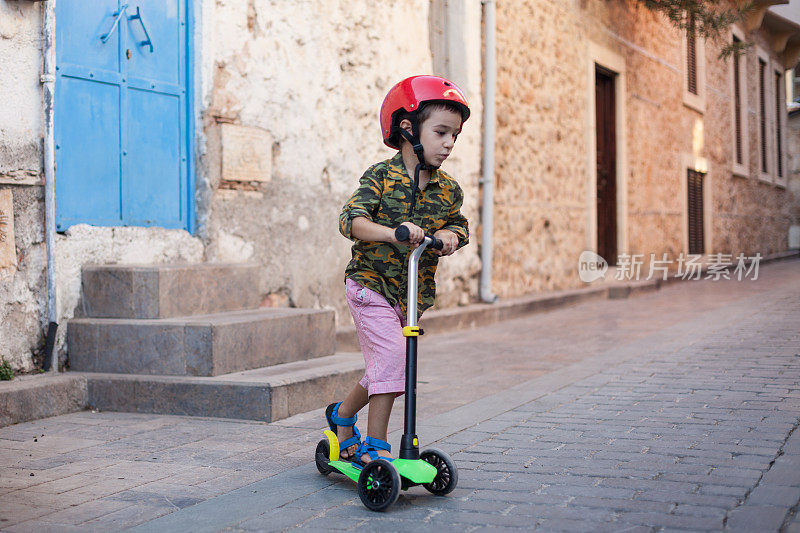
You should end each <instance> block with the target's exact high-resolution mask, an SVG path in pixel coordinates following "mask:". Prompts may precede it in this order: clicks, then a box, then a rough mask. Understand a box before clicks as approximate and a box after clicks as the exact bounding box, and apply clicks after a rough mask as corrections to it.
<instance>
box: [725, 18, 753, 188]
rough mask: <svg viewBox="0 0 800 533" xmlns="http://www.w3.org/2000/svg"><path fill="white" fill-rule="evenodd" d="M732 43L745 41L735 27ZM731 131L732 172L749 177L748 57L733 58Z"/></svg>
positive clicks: (736, 55)
mask: <svg viewBox="0 0 800 533" xmlns="http://www.w3.org/2000/svg"><path fill="white" fill-rule="evenodd" d="M732 33H733V35H732V37H731V38H732V41H733V44H734V45H738V44H740V43H741V42H742V41H743V40H744V33H743V32H742V31H741V30H740V29H739V28H737V27H736V26H734V27H733V28H732ZM730 91H731V94H732V95H733V98H732V105H731V113H732V116H731V124H732V127H731V131H732V133H733V138H732V144H731V153H732V156H731V160H732V165H731V171H732V173H733V175H735V176H741V177H744V178H746V177H748V176H749V175H750V144H749V143H748V134H747V131H748V127H747V117H748V113H747V55H746V54H745V53H744V52H742V53H741V54H738V53H737V54H734V55H733V56H732V58H731V88H730Z"/></svg>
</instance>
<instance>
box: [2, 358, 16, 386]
mask: <svg viewBox="0 0 800 533" xmlns="http://www.w3.org/2000/svg"><path fill="white" fill-rule="evenodd" d="M12 379H14V369H12V368H11V363H9V362H8V361H6V358H5V357H3V358H2V359H0V381H10V380H12Z"/></svg>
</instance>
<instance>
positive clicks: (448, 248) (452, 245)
mask: <svg viewBox="0 0 800 533" xmlns="http://www.w3.org/2000/svg"><path fill="white" fill-rule="evenodd" d="M433 236H434V237H436V238H437V239H439V240H440V241H442V244H443V245H444V246H442V249H441V250H434V253H436V254H438V255H451V254H452V253H453V252H455V251H456V248H458V235H456V234H455V232H452V231H450V230H449V229H440V230H439V231H437V232H436V233H434V234H433Z"/></svg>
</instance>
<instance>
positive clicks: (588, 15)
mask: <svg viewBox="0 0 800 533" xmlns="http://www.w3.org/2000/svg"><path fill="white" fill-rule="evenodd" d="M497 28H498V69H499V71H498V102H497V109H498V133H497V135H498V137H497V143H496V144H497V182H496V185H497V194H496V199H497V203H496V207H495V212H496V215H495V216H496V220H495V228H496V235H495V248H494V254H495V263H494V270H493V290H494V292H496V293H498V294H499V295H500V296H516V295H519V294H523V293H529V292H537V291H543V290H553V289H565V288H571V287H579V286H582V282H581V281H580V279H579V277H578V275H577V274H578V272H577V268H576V267H577V259H578V256H579V254H580V253H581V252H582V251H583V250H591V249H594V246H595V242H596V240H595V239H596V237H595V235H594V233H595V231H596V222H595V221H594V220H593V218H594V217H595V216H596V215H595V211H594V206H593V204H594V201H595V197H594V191H593V189H594V187H596V184H595V182H594V175H593V169H592V166H593V165H594V160H593V156H594V136H595V133H594V131H593V117H592V114H593V109H594V108H593V98H594V94H593V91H594V89H593V86H592V85H593V83H594V80H593V77H590V76H592V75H590V74H589V72H591V71H590V70H588V69H592V68H593V67H591V65H592V61H593V59H594V56H593V55H592V54H598V53H599V54H600V55H601V56H608V57H612V58H619V60H620V63H621V68H622V69H623V72H622V74H621V76H620V79H622V78H623V77H624V85H625V88H624V94H617V95H616V99H617V100H616V101H617V104H618V105H620V106H624V111H623V121H624V122H622V123H619V122H618V123H617V128H620V127H622V128H624V131H623V133H622V137H623V139H624V147H623V148H624V155H625V158H624V161H619V160H618V165H619V167H618V172H617V194H618V197H619V198H620V200H619V204H618V211H619V216H618V232H619V233H620V239H619V252H620V253H623V252H624V253H628V254H644V258H645V269H644V270H643V272H646V267H647V259H648V258H649V256H650V254H656V257H658V258H660V257H661V254H664V253H666V254H667V256H668V258H669V259H671V260H673V261H675V263H674V264H673V268H674V267H675V266H676V265H677V261H676V260H677V258H678V256H679V255H680V254H681V253H682V252H686V251H687V243H686V237H685V232H686V229H685V228H686V222H685V220H686V216H687V215H686V206H685V204H686V200H685V196H684V195H685V194H686V192H685V191H686V187H685V180H686V169H687V165H689V166H694V165H701V166H706V167H707V168H708V173H707V175H706V181H707V186H706V192H705V194H706V196H707V199H708V201H707V203H706V212H705V217H706V219H707V224H706V228H707V233H708V234H709V236H708V238H707V239H706V253H718V252H722V253H733V254H737V253H739V252H742V253H746V254H753V253H755V252H760V253H761V254H762V255H764V254H769V253H773V252H778V251H782V250H785V249H786V237H787V232H788V222H789V219H788V212H789V208H790V205H791V199H790V195H789V194H787V193H786V191H785V189H783V188H781V187H776V186H775V185H773V184H771V183H769V184H768V183H764V182H762V181H759V180H758V179H757V177H756V174H755V172H754V171H755V167H753V165H754V161H755V160H756V156H755V155H754V153H751V156H750V161H751V170H752V171H751V176H750V177H748V178H735V177H733V176H732V172H731V170H732V151H733V139H732V133H731V131H732V124H731V121H732V111H731V105H732V97H731V93H732V88H731V87H732V85H731V80H732V78H731V77H730V76H731V65H730V60H727V61H722V60H720V59H719V58H718V55H719V51H720V46H719V44H716V43H714V42H707V43H706V44H705V46H704V52H705V58H706V59H705V63H704V65H705V78H704V79H705V92H706V97H705V109H704V110H703V111H702V112H700V111H697V110H695V109H693V108H692V107H690V106H688V105H686V103H684V96H683V94H684V93H683V76H684V70H685V68H684V52H683V48H682V35H681V33H680V32H679V31H678V30H676V29H674V28H673V27H672V26H671V25H670V24H668V23H667V22H666V20H665V19H662V18H661V17H660V16H659V15H656V14H653V13H652V12H650V11H648V10H647V9H645V8H643V7H641V6H637V5H636V3H635V2H626V1H624V0H613V1H605V0H574V1H568V2H553V1H535V0H508V1H505V2H501V3H499V4H498V23H497ZM749 37H751V38H752V39H756V40H759V42H761V41H760V39H762V37H761V36H760V35H759V33H758V32H754V33H753V34H752V35H750V36H749ZM767 49H769V48H767ZM598 50H599V51H600V52H597V51H598ZM754 54H755V52H754V51H752V50H751V51H750V52H748V55H747V65H748V66H747V68H748V78H750V79H752V76H753V72H754V70H753V69H754V68H755V64H756V63H755V60H754ZM606 66H608V65H606ZM747 97H748V117H749V122H750V129H749V131H750V138H751V140H750V141H749V146H750V151H751V152H754V151H755V150H756V144H757V143H756V141H755V140H754V134H753V132H755V131H756V130H755V127H756V124H755V115H754V109H755V108H754V106H755V105H756V98H757V94H756V92H755V87H754V86H753V84H752V83H750V85H749V86H748V93H747Z"/></svg>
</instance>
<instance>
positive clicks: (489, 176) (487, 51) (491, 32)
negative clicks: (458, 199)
mask: <svg viewBox="0 0 800 533" xmlns="http://www.w3.org/2000/svg"><path fill="white" fill-rule="evenodd" d="M483 26H484V28H485V32H486V33H485V34H484V38H485V42H484V61H483V85H484V89H485V90H484V95H483V162H482V164H483V176H482V178H481V181H480V183H481V185H482V186H483V198H482V205H481V224H482V227H483V232H482V234H481V286H480V298H481V301H482V302H486V303H493V302H495V301H496V300H497V295H495V294H494V293H492V235H493V232H494V137H495V109H494V89H495V79H496V74H497V73H496V69H497V66H496V63H497V62H496V57H495V56H496V45H495V0H483Z"/></svg>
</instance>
